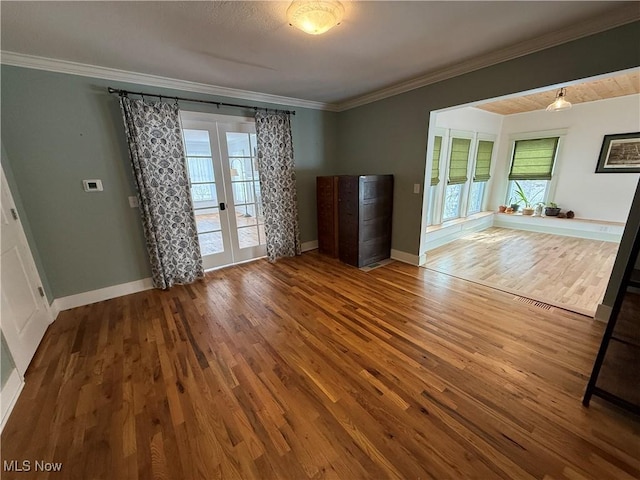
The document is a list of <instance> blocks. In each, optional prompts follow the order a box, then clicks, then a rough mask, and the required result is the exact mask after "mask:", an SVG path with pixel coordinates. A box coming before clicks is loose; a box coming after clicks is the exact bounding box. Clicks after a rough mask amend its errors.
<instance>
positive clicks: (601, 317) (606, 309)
mask: <svg viewBox="0 0 640 480" xmlns="http://www.w3.org/2000/svg"><path fill="white" fill-rule="evenodd" d="M611 310H612V308H611V307H610V306H609V305H605V304H603V303H599V304H598V306H597V307H596V314H595V315H594V317H593V318H595V319H596V320H598V321H600V322H604V323H607V322H608V321H609V318H610V317H611Z"/></svg>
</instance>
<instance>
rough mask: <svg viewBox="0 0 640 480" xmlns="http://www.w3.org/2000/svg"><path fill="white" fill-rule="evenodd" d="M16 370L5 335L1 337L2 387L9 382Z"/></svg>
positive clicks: (0, 371)
mask: <svg viewBox="0 0 640 480" xmlns="http://www.w3.org/2000/svg"><path fill="white" fill-rule="evenodd" d="M15 368H16V366H15V364H14V363H13V358H12V357H11V352H10V351H9V347H8V346H7V342H6V341H5V339H4V335H0V387H4V384H5V383H7V380H9V376H10V375H11V372H13V370H14V369H15Z"/></svg>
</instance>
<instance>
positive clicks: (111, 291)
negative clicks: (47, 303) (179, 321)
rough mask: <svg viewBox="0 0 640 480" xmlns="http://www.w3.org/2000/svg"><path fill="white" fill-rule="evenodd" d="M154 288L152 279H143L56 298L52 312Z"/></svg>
mask: <svg viewBox="0 0 640 480" xmlns="http://www.w3.org/2000/svg"><path fill="white" fill-rule="evenodd" d="M152 288H153V283H152V281H151V278H143V279H142V280H135V281H133V282H129V283H122V284H120V285H112V286H111V287H105V288H100V289H98V290H91V291H89V292H83V293H77V294H75V295H69V296H68V297H61V298H56V299H55V300H54V301H53V305H52V310H53V311H54V312H61V311H63V310H69V309H71V308H76V307H81V306H83V305H89V304H91V303H96V302H102V301H103V300H109V299H111V298H116V297H122V296H123V295H130V294H132V293H138V292H142V291H144V290H150V289H152Z"/></svg>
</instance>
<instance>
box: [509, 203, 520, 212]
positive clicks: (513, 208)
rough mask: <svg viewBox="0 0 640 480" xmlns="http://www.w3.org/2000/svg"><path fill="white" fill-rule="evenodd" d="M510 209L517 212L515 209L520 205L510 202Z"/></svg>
mask: <svg viewBox="0 0 640 480" xmlns="http://www.w3.org/2000/svg"><path fill="white" fill-rule="evenodd" d="M511 209H512V210H513V211H514V212H517V211H518V210H519V209H520V205H519V204H517V203H512V204H511Z"/></svg>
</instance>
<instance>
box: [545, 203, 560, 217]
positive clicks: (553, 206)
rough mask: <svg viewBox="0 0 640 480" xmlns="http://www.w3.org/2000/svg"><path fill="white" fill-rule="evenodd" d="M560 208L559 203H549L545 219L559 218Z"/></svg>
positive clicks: (546, 207)
mask: <svg viewBox="0 0 640 480" xmlns="http://www.w3.org/2000/svg"><path fill="white" fill-rule="evenodd" d="M560 210H561V209H560V207H558V204H557V203H554V202H549V203H547V205H546V206H545V207H544V216H545V217H557V216H558V214H559V213H560Z"/></svg>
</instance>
